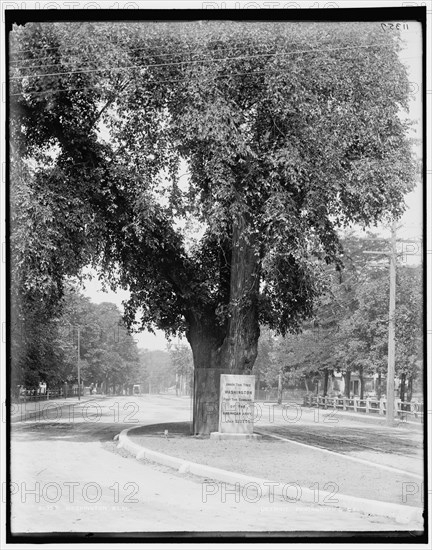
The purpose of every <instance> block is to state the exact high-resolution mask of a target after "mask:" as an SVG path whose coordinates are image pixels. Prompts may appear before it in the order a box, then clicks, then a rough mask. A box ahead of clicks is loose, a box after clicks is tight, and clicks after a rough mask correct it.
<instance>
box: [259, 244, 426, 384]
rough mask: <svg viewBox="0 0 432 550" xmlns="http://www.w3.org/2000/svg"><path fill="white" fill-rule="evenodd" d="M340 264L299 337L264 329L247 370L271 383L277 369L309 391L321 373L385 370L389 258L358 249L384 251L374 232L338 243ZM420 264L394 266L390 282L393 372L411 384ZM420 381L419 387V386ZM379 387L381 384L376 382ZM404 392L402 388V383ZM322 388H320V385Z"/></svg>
mask: <svg viewBox="0 0 432 550" xmlns="http://www.w3.org/2000/svg"><path fill="white" fill-rule="evenodd" d="M343 244H344V249H345V251H346V254H345V264H346V269H345V271H344V272H343V274H342V276H341V277H340V278H339V277H335V278H334V280H333V283H332V285H331V292H329V293H328V294H327V295H326V296H325V297H324V298H323V299H322V300H321V304H320V305H319V306H318V308H317V311H316V315H315V318H314V320H313V322H311V323H307V324H305V326H304V330H303V332H302V333H301V334H298V335H287V336H286V337H284V338H282V337H277V336H276V335H274V334H272V333H271V332H269V331H268V330H266V331H264V333H263V335H262V337H261V338H260V342H259V352H258V357H257V361H256V363H255V367H254V372H255V374H257V375H259V377H260V380H261V381H262V382H263V383H264V385H265V386H266V387H268V388H271V387H273V388H274V387H276V386H277V380H278V375H279V372H280V370H281V369H282V371H283V373H284V384H285V386H286V385H287V384H292V383H293V381H295V382H296V385H297V386H302V387H305V381H306V386H307V387H308V388H309V390H311V389H312V388H315V382H316V381H317V380H318V379H323V376H324V374H325V372H326V371H327V372H328V373H329V374H330V375H331V374H332V373H333V371H337V372H342V373H344V374H345V373H346V372H354V373H357V374H359V375H360V379H363V378H364V377H366V376H367V375H372V374H375V373H377V374H378V373H381V374H382V377H383V380H384V378H385V376H386V372H387V350H388V307H389V305H388V304H389V271H388V270H389V267H388V260H385V259H384V261H380V262H379V263H378V264H376V262H371V260H370V256H367V255H364V254H363V253H362V250H364V249H368V250H371V249H372V250H380V249H381V250H386V248H385V247H384V246H383V242H382V241H381V240H380V239H377V238H368V239H355V238H352V237H351V238H349V239H346V240H345V241H344V242H343ZM422 317H423V298H422V273H421V267H420V266H415V267H410V266H408V265H406V264H403V263H401V264H399V266H398V269H397V280H396V362H395V367H396V376H397V377H398V378H399V379H401V380H406V381H407V382H408V383H409V384H410V387H411V391H410V392H409V395H411V394H412V383H413V382H414V381H415V380H417V381H418V382H419V383H420V386H421V381H422V377H421V373H422V355H423V344H422V343H423V339H422V335H423V324H422V323H423V320H422ZM420 386H419V387H420ZM382 389H383V388H382ZM403 389H405V390H406V388H403ZM322 390H323V391H325V386H324V385H322Z"/></svg>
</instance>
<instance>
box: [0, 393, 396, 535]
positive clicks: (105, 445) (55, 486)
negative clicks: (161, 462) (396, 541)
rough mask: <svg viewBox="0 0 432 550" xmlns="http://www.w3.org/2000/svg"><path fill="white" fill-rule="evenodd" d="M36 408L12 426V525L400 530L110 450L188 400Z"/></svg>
mask: <svg viewBox="0 0 432 550" xmlns="http://www.w3.org/2000/svg"><path fill="white" fill-rule="evenodd" d="M60 404H62V403H60ZM33 408H34V407H33ZM35 412H36V416H34V417H33V418H32V419H31V420H26V421H18V422H15V423H14V424H13V425H12V437H11V442H12V455H11V457H12V460H11V466H12V468H11V470H12V471H11V481H12V491H13V493H14V494H13V497H12V530H13V532H15V533H25V532H52V531H54V532H128V531H133V532H161V531H163V532H173V531H175V532H178V531H182V532H183V531H188V532H189V531H198V532H208V531H210V532H217V531H293V530H296V531H297V530H300V531H316V530H326V531H349V530H351V531H377V530H391V531H392V530H404V529H405V527H404V526H403V525H398V524H396V523H393V522H391V521H390V520H388V519H384V518H380V517H375V516H369V517H366V516H364V515H361V514H359V513H353V512H347V511H341V510H338V509H327V508H326V509H324V508H322V507H318V506H312V505H311V506H306V505H299V504H298V503H289V502H284V501H277V500H275V502H270V501H269V497H268V496H267V497H265V498H264V497H263V498H262V499H260V500H259V501H258V502H252V501H251V499H250V498H248V497H247V496H244V495H242V494H240V495H239V494H238V493H236V494H235V493H233V492H229V489H230V488H229V487H222V486H219V488H218V490H217V492H215V493H214V494H213V492H214V487H213V486H210V485H209V483H208V482H206V481H203V480H202V479H200V478H195V477H192V476H189V475H181V474H179V473H176V472H174V471H172V470H168V469H166V468H164V467H162V466H158V465H155V464H150V463H142V462H138V461H136V460H135V459H134V458H132V457H129V456H128V455H127V454H126V453H124V452H122V451H119V450H117V449H116V445H115V444H114V443H113V441H112V440H113V437H114V436H115V435H116V434H117V433H119V432H120V431H121V430H122V429H124V428H127V427H131V426H133V425H135V424H136V425H139V424H153V423H159V422H170V421H185V420H190V418H191V412H190V402H189V400H186V399H182V398H176V397H168V396H167V397H163V396H145V397H140V398H132V397H114V398H109V399H107V398H105V399H102V398H101V399H99V398H96V400H94V401H91V402H87V403H83V404H80V405H74V406H72V405H68V404H66V407H63V408H61V409H60V408H59V407H57V408H56V407H55V406H54V405H53V403H52V402H51V403H50V405H49V407H48V406H47V405H45V407H44V406H42V408H41V410H40V414H37V413H38V411H37V408H36V411H35ZM266 499H267V500H266Z"/></svg>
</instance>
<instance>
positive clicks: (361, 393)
mask: <svg viewBox="0 0 432 550" xmlns="http://www.w3.org/2000/svg"><path fill="white" fill-rule="evenodd" d="M359 380H360V399H363V398H364V379H363V369H360V370H359Z"/></svg>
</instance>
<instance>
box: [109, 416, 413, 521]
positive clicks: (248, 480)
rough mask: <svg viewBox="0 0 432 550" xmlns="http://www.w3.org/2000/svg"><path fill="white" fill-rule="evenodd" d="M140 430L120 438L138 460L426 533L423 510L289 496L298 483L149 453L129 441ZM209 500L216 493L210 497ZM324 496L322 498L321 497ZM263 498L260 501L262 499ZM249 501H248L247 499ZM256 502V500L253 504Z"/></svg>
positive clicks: (327, 496)
mask: <svg viewBox="0 0 432 550" xmlns="http://www.w3.org/2000/svg"><path fill="white" fill-rule="evenodd" d="M139 427H140V426H134V427H132V428H127V429H125V430H123V431H122V432H120V434H119V444H118V448H123V449H125V450H126V451H128V452H130V453H131V454H133V455H135V458H136V459H137V460H143V459H146V460H150V461H152V462H157V463H158V464H162V465H163V466H168V467H170V468H174V469H175V470H178V471H179V472H180V473H190V474H194V475H196V476H199V477H204V478H209V479H211V480H216V481H219V482H224V483H229V484H230V485H234V486H237V487H239V488H240V487H241V488H242V489H243V494H244V491H245V490H247V489H248V487H250V486H251V485H253V486H254V488H255V489H258V487H259V490H260V495H261V496H269V502H273V497H274V496H275V495H277V496H279V497H282V498H284V500H285V501H287V502H292V503H293V502H302V503H304V504H315V505H319V506H330V507H333V508H342V509H344V510H348V511H353V512H361V513H363V514H375V515H379V516H383V517H387V518H391V519H393V520H395V521H396V522H397V523H401V524H410V530H413V529H418V530H423V516H422V512H423V511H422V509H420V508H414V507H412V506H404V505H403V504H394V503H392V502H381V501H379V500H370V499H366V498H359V497H354V496H351V495H341V494H339V493H336V494H335V495H334V496H332V495H331V493H324V492H318V497H319V501H318V502H317V492H315V491H313V490H312V489H309V488H307V487H300V495H299V491H298V490H297V496H296V498H294V497H293V496H292V491H290V492H288V491H289V489H290V488H291V487H294V486H297V487H299V486H298V484H295V483H286V484H282V483H279V482H275V481H271V480H269V479H262V478H258V477H252V476H248V475H244V474H240V473H235V472H230V471H229V470H223V469H221V468H214V467H213V466H207V465H205V464H199V463H198V462H190V461H188V460H185V459H183V458H177V457H174V456H170V455H166V454H164V453H159V452H157V451H152V450H151V449H147V448H146V447H143V446H142V445H138V444H137V443H134V442H133V441H132V440H131V439H130V438H129V435H128V434H129V432H131V431H132V430H136V429H138V428H139ZM208 494H209V496H211V495H212V494H216V492H215V493H208ZM321 495H322V496H321ZM261 496H260V498H261ZM247 498H248V497H246V499H247ZM250 502H252V500H250Z"/></svg>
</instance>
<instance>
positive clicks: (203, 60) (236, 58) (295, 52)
mask: <svg viewBox="0 0 432 550" xmlns="http://www.w3.org/2000/svg"><path fill="white" fill-rule="evenodd" d="M379 46H381V44H379V43H377V44H370V45H367V46H348V47H343V48H328V49H312V50H296V51H293V52H278V53H277V54H275V53H267V54H257V55H251V56H237V57H227V58H220V59H205V58H203V59H197V60H191V61H176V62H174V63H153V64H150V65H129V66H126V67H109V68H104V69H88V70H81V71H65V72H56V73H42V74H33V75H24V76H15V77H11V80H19V79H22V78H41V77H47V76H66V75H72V74H88V73H98V72H105V71H125V70H130V69H149V68H153V67H157V68H161V67H175V66H179V65H190V64H195V63H203V62H204V63H209V62H212V63H214V62H219V61H236V60H239V59H254V58H257V57H269V56H275V55H280V56H285V55H297V54H313V53H322V52H333V51H345V50H357V49H358V48H364V49H368V48H373V47H379Z"/></svg>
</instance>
